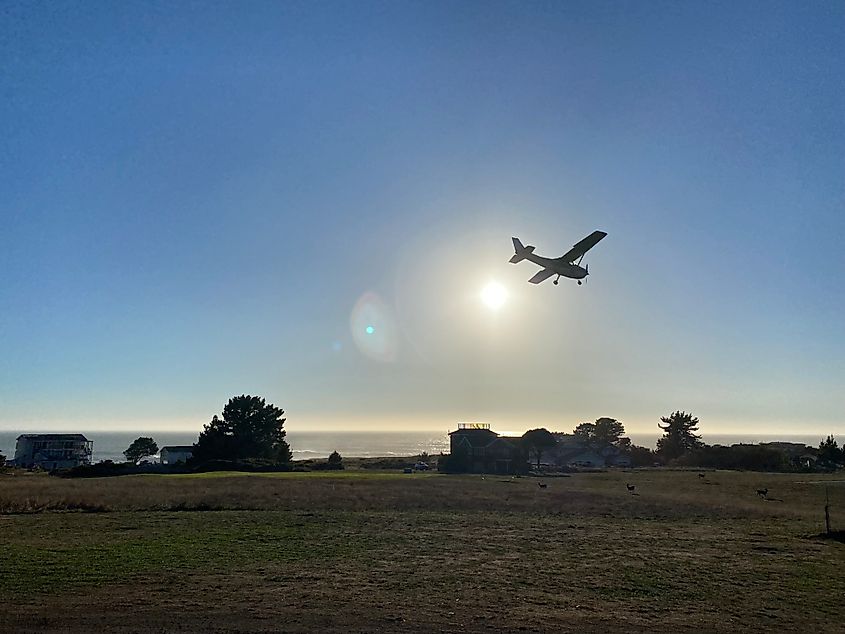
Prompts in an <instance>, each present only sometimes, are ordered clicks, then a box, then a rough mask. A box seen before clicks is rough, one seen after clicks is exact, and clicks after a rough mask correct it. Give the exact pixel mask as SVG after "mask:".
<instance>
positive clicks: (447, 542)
mask: <svg viewBox="0 0 845 634" xmlns="http://www.w3.org/2000/svg"><path fill="white" fill-rule="evenodd" d="M842 480H845V478H841V477H839V478H837V477H836V476H809V477H808V476H803V475H794V474H792V475H790V474H757V473H729V472H718V473H708V474H707V478H706V479H704V480H702V479H700V478H698V477H697V473H696V472H670V471H660V470H643V471H634V472H627V473H625V472H609V473H595V474H582V475H575V476H573V477H569V478H554V479H552V478H550V479H547V480H546V482H547V483H548V487H547V488H546V489H540V488H539V487H538V486H537V480H536V479H534V478H521V479H515V480H512V479H510V478H501V477H495V476H487V477H486V478H484V479H481V478H480V477H476V476H469V477H456V476H438V475H422V476H421V475H417V474H415V475H411V476H403V475H401V474H398V475H395V476H392V475H388V476H384V475H383V476H381V477H380V476H375V475H368V474H355V473H344V474H342V475H338V474H328V475H325V474H319V475H316V474H301V475H300V474H283V475H272V476H265V475H249V476H227V475H215V476H206V477H181V476H180V477H159V476H141V477H126V478H111V479H102V480H75V481H67V480H59V479H56V478H49V477H46V476H38V477H16V478H5V479H3V478H0V504H2V505H3V506H2V508H5V509H6V512H7V513H9V512H12V513H13V514H7V515H0V547H2V552H4V553H6V556H5V558H0V630H2V629H3V627H4V625H6V626H8V625H9V624H13V625H14V629H15V631H33V632H34V631H39V632H41V631H72V632H82V631H101V630H109V631H126V632H130V631H138V630H140V629H145V630H153V631H172V630H174V629H176V630H182V631H197V632H199V631H203V632H205V631H221V632H223V631H225V632H234V631H236V632H246V631H250V632H251V631H267V632H269V631H279V630H284V631H294V632H300V631H317V630H319V631H331V632H335V631H337V632H341V631H350V630H351V631H397V632H398V631H408V630H412V629H415V630H416V631H517V630H519V629H525V630H530V631H549V632H558V631H560V632H564V631H571V632H584V631H595V632H612V631H625V632H631V631H661V632H679V631H705V632H735V631H737V630H741V629H746V630H749V631H775V630H777V631H810V630H812V631H821V632H825V631H827V632H838V631H841V623H842V622H843V619H845V608H843V605H842V601H841V597H842V596H843V595H845V574H843V573H842V572H841V571H842V570H843V569H845V546H844V545H842V544H839V543H836V542H830V541H823V540H817V539H813V538H811V535H813V534H816V533H818V532H820V531H821V530H822V527H823V508H822V507H823V504H824V490H825V485H824V484H822V483H823V482H827V483H828V484H827V487H828V489H829V491H830V500H831V506H832V508H833V517H834V521H835V522H838V523H839V524H840V525H841V524H843V523H845V522H844V521H843V520H845V482H842ZM627 482H630V483H632V484H635V485H636V493H637V495H631V494H630V493H629V492H628V490H627V489H626V487H625V484H626V483H627ZM761 487H767V488H768V489H769V497H770V498H772V499H771V500H770V501H765V500H762V499H760V498H759V497H758V496H757V495H756V493H755V490H756V489H757V488H761ZM74 505H94V506H97V505H100V506H102V507H103V508H104V509H105V510H106V512H102V513H94V514H88V513H68V512H51V511H49V510H48V509H50V508H56V509H59V508H62V507H63V506H64V507H65V508H68V509H71V508H73V506H74ZM16 508H17V509H23V510H24V511H26V510H27V509H29V512H26V513H23V514H14V509H16ZM217 508H220V509H229V510H222V511H219V512H191V509H198V510H202V509H217ZM245 509H260V510H245ZM174 510H187V512H174ZM32 511H40V512H32ZM127 614H131V618H128V617H127V616H126V615H127ZM174 615H179V618H178V620H175V617H174ZM175 623H178V624H179V625H178V626H177V625H174V624H175Z"/></svg>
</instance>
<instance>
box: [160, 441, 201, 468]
mask: <svg viewBox="0 0 845 634" xmlns="http://www.w3.org/2000/svg"><path fill="white" fill-rule="evenodd" d="M158 455H159V461H160V462H161V464H176V463H178V462H181V463H183V464H184V463H185V462H188V460H189V459H190V458H191V456H193V455H194V446H193V445H170V446H168V447H162V448H161V451H159V454H158Z"/></svg>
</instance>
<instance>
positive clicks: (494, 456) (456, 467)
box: [449, 423, 528, 473]
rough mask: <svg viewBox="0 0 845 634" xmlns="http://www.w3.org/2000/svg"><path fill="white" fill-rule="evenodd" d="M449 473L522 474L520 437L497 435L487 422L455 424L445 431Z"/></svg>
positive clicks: (523, 462)
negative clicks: (448, 451) (450, 429)
mask: <svg viewBox="0 0 845 634" xmlns="http://www.w3.org/2000/svg"><path fill="white" fill-rule="evenodd" d="M449 445H450V452H451V453H450V460H449V464H450V471H462V472H464V473H524V472H525V471H526V470H527V465H528V460H527V456H526V453H525V450H524V449H523V446H522V442H521V438H519V437H511V436H500V435H499V434H497V433H496V432H494V431H492V430H491V429H490V425H488V424H487V423H458V429H457V430H455V431H453V432H449Z"/></svg>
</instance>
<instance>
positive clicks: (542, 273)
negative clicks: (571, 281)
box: [528, 269, 555, 284]
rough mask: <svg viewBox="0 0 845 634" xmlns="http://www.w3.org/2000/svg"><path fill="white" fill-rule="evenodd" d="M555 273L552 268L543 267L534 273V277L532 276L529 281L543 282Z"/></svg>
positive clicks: (533, 282) (534, 282)
mask: <svg viewBox="0 0 845 634" xmlns="http://www.w3.org/2000/svg"><path fill="white" fill-rule="evenodd" d="M554 274H555V272H554V271H552V270H551V269H541V270H539V271H537V272H536V273H535V274H534V277H532V278H531V279H530V280H528V281H529V282H531V283H532V284H539V283H540V282H543V281H545V280H547V279H549V278H550V277H551V276H552V275H554Z"/></svg>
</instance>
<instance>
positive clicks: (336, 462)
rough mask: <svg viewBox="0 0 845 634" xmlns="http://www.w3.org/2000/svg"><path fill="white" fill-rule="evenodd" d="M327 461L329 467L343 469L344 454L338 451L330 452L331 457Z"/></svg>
mask: <svg viewBox="0 0 845 634" xmlns="http://www.w3.org/2000/svg"><path fill="white" fill-rule="evenodd" d="M326 462H327V465H328V468H329V469H343V456H341V455H340V454H339V453H338V452H336V451H333V452H331V453H330V454H329V459H328V460H327V461H326Z"/></svg>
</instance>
